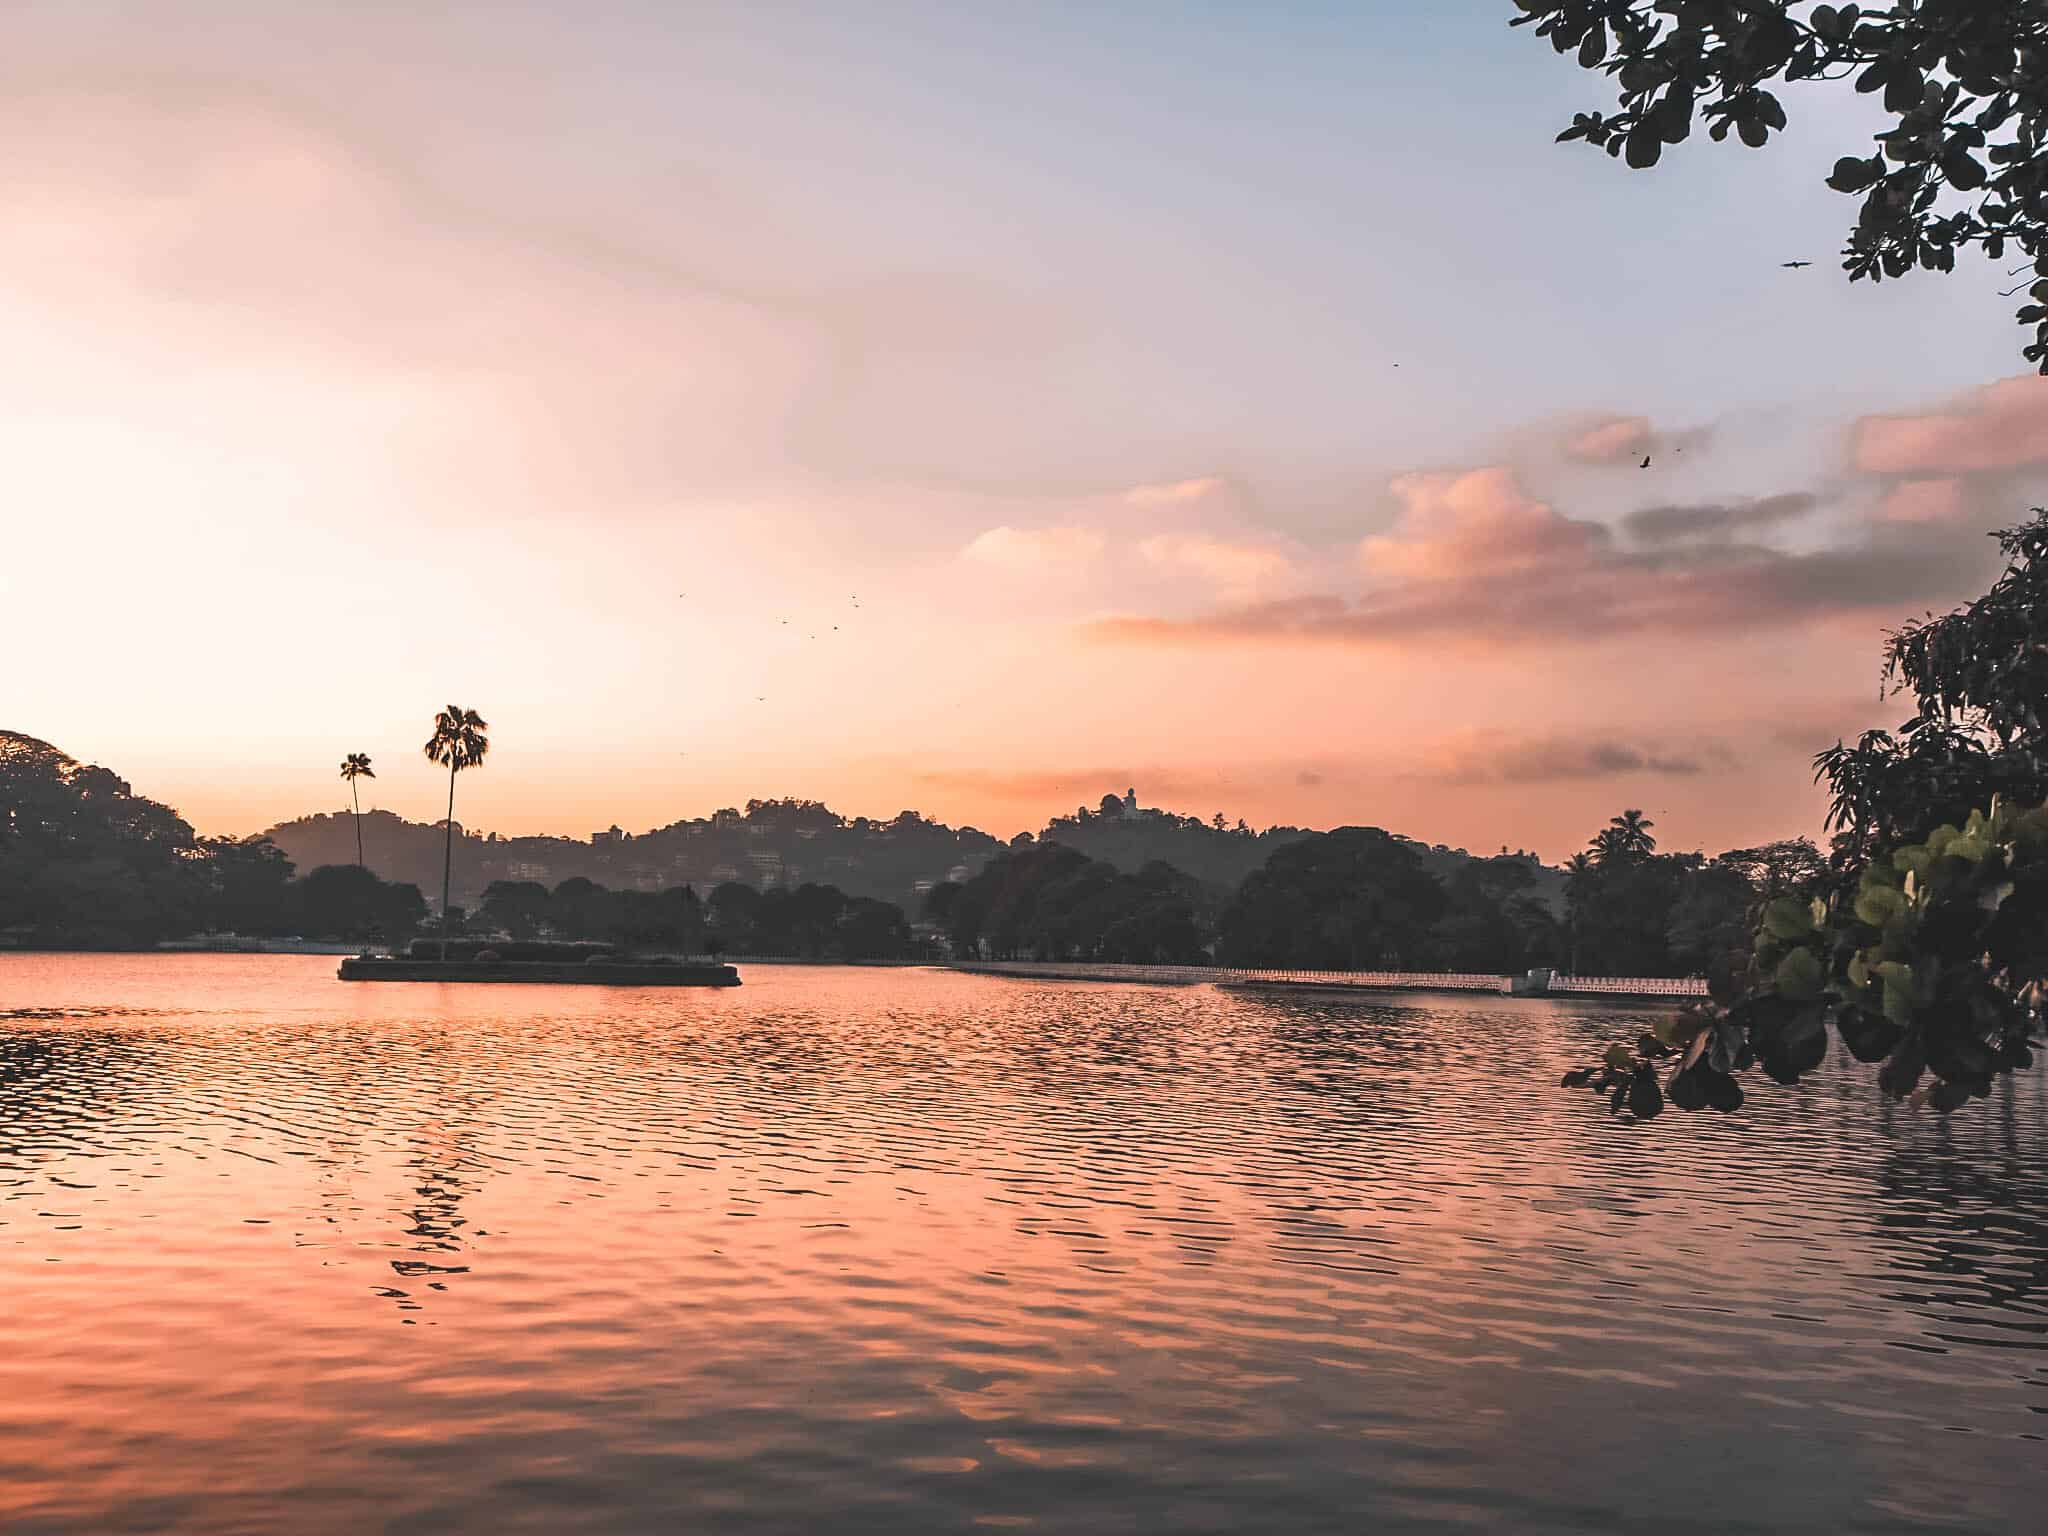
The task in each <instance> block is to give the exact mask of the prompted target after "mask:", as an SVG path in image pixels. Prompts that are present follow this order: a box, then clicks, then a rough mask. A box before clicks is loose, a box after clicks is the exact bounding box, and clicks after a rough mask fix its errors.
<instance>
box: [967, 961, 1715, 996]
mask: <svg viewBox="0 0 2048 1536" xmlns="http://www.w3.org/2000/svg"><path fill="white" fill-rule="evenodd" d="M951 969H953V970H956V971H972V972H975V973H976V974H979V975H990V976H1032V977H1037V978H1038V979H1040V980H1042V981H1135V982H1150V983H1153V984H1155V985H1163V986H1194V985H1199V984H1201V983H1203V982H1223V983H1227V984H1236V985H1244V984H1251V985H1265V986H1293V987H1341V988H1347V989H1351V990H1356V991H1362V992H1364V991H1429V992H1488V993H1494V994H1497V995H1506V994H1511V993H1513V992H1514V990H1515V984H1516V980H1517V978H1515V977H1511V976H1490V975H1483V974H1480V973H1477V972H1471V971H1305V970H1290V969H1287V968H1285V967H1280V966H1228V965H1122V964H1116V963H1113V962H1109V961H1099V960H956V961H953V962H952V963H951ZM1538 974H1539V976H1540V974H1541V973H1540V972H1539V973H1538ZM1524 988H1525V990H1526V991H1527V992H1529V993H1530V994H1531V995H1534V996H1538V997H1541V996H1544V995H1546V992H1547V994H1548V995H1550V996H1553V997H1560V996H1562V997H1573V996H1580V997H1584V996H1608V997H1705V996H1706V995H1707V984H1706V983H1705V982H1704V981H1701V980H1700V979H1699V978H1698V977H1693V976H1686V977H1672V976H1555V975H1554V976H1552V977H1551V978H1550V981H1549V986H1548V987H1547V988H1545V987H1543V986H1542V985H1540V984H1539V985H1535V986H1530V985H1529V984H1528V983H1527V982H1524Z"/></svg>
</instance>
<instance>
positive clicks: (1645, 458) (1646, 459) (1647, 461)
mask: <svg viewBox="0 0 2048 1536" xmlns="http://www.w3.org/2000/svg"><path fill="white" fill-rule="evenodd" d="M1649 467H1650V456H1649V455H1648V454H1647V453H1646V454H1644V455H1643V462H1642V463H1640V464H1638V465H1637V466H1636V468H1637V469H1648V468H1649Z"/></svg>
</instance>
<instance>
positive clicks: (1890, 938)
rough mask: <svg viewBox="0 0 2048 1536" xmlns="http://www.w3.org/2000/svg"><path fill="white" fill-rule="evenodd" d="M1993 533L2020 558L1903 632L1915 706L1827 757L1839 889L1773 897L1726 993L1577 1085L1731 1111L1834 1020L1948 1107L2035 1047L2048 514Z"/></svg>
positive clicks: (2041, 955) (1833, 876)
mask: <svg viewBox="0 0 2048 1536" xmlns="http://www.w3.org/2000/svg"><path fill="white" fill-rule="evenodd" d="M1997 538H1998V541H1999V546H2000V548H2001V549H2002V550H2003V551H2004V553H2005V556H2006V570H2005V573H2004V575H2002V576H2001V577H2000V578H1999V579H1998V581H1997V582H1996V583H1995V584H1994V585H1993V586H1992V587H1991V589H1990V590H1989V591H1988V592H1986V593H1985V594H1984V595H1983V596H1982V597H1980V598H1978V599H1977V600H1976V601H1975V602H1972V603H1970V604H1968V605H1967V606H1966V607H1963V608H1960V609H1958V610H1956V611H1955V612H1953V613H1950V614H1948V615H1946V616H1945V617H1942V618H1929V619H1926V620H1923V621H1920V622H1917V623H1913V624H1908V625H1906V626H1905V627H1904V628H1902V629H1900V630H1898V631H1896V632H1895V633H1894V634H1893V635H1892V636H1891V638H1890V641H1889V643H1888V644H1887V646H1886V658H1885V661H1886V677H1887V678H1888V679H1889V680H1890V681H1891V682H1892V683H1893V685H1894V686H1895V689H1896V691H1898V692H1902V693H1907V694H1910V695H1911V696H1912V698H1913V700H1914V703H1915V706H1916V708H1917V711H1918V712H1917V713H1916V714H1915V715H1914V717H1913V718H1912V719H1910V720H1908V721H1907V722H1906V723H1905V724H1904V725H1903V726H1902V727H1901V728H1900V731H1899V734H1898V735H1897V736H1894V735H1892V734H1891V733H1890V732H1886V731H1872V732H1869V733H1867V734H1866V735H1865V736H1864V737H1863V738H1862V739H1861V740H1860V741H1858V742H1857V743H1856V744H1855V745H1854V746H1848V745H1845V744H1841V743H1838V744H1837V745H1836V746H1834V747H1832V748H1830V749H1829V750H1828V751H1826V752H1823V753H1821V754H1820V756H1819V758H1818V759H1816V765H1817V768H1818V775H1817V776H1818V777H1820V778H1823V779H1825V780H1827V781H1828V783H1829V785H1830V786H1831V788H1832V790H1833V807H1832V810H1831V812H1830V825H1831V826H1832V827H1833V828H1834V829H1835V833H1836V836H1835V844H1834V854H1833V858H1832V859H1831V861H1830V867H1829V869H1828V871H1827V874H1826V877H1825V881H1824V889H1822V890H1821V891H1820V892H1819V893H1818V894H1815V895H1812V896H1811V897H1810V898H1808V897H1804V896H1802V895H1799V894H1781V895H1777V896H1775V897H1774V898H1772V899H1769V900H1767V901H1766V902H1765V903H1764V904H1763V905H1762V907H1761V909H1760V911H1759V913H1758V919H1759V921H1758V923H1757V926H1756V931H1755V936H1754V939H1753V941H1752V943H1751V944H1750V946H1749V947H1748V950H1747V952H1746V953H1744V954H1741V955H1739V956H1737V957H1735V959H1736V963H1735V964H1732V965H1730V966H1727V967H1725V968H1723V969H1721V970H1720V971H1719V972H1718V973H1714V980H1715V982H1716V989H1715V990H1716V1006H1713V1007H1708V1008H1702V1009H1699V1010H1697V1011H1694V1012H1692V1013H1689V1014H1687V1015H1683V1016H1679V1017H1674V1018H1671V1019H1667V1020H1665V1021H1663V1022H1662V1023H1660V1024H1659V1026H1658V1028H1657V1029H1656V1030H1655V1031H1654V1032H1652V1033H1651V1034H1647V1035H1644V1036H1642V1037H1641V1038H1640V1039H1638V1040H1637V1041H1636V1042H1635V1044H1634V1045H1633V1046H1631V1045H1625V1044H1616V1045H1614V1046H1611V1047H1609V1049H1608V1052H1607V1054H1606V1056H1605V1057H1604V1058H1603V1059H1602V1060H1601V1061H1600V1063H1599V1064H1598V1065H1596V1066H1592V1067H1586V1068H1581V1069H1579V1070H1577V1071H1575V1072H1571V1073H1568V1074H1566V1078H1565V1082H1566V1085H1567V1086H1578V1087H1589V1088H1594V1089H1597V1090H1599V1091H1601V1092H1604V1093H1606V1094H1607V1095H1608V1097H1609V1102H1610V1105H1611V1106H1612V1107H1613V1108H1614V1109H1615V1110H1617V1111H1620V1110H1624V1109H1625V1110H1628V1111H1630V1112H1632V1113H1633V1114H1634V1115H1635V1116H1636V1117H1637V1118H1639V1119H1640V1118H1648V1117H1649V1116H1651V1115H1654V1114H1656V1113H1657V1112H1658V1111H1660V1110H1661V1109H1662V1108H1663V1106H1664V1103H1665V1100H1666V1098H1667V1096H1668V1098H1669V1100H1670V1102H1672V1103H1674V1104H1677V1105H1679V1106H1680V1107H1681V1108H1684V1109H1697V1108H1702V1107H1711V1108H1715V1109H1734V1108H1736V1107H1738V1106H1739V1105H1740V1104H1741V1103H1742V1100H1743V1091H1742V1088H1741V1085H1740V1084H1739V1083H1738V1082H1737V1077H1738V1075H1739V1074H1740V1073H1742V1072H1743V1071H1744V1070H1745V1069H1746V1068H1748V1067H1750V1066H1760V1067H1762V1069H1763V1071H1764V1074H1765V1075H1766V1076H1768V1077H1769V1078H1771V1079H1772V1080H1773V1081H1775V1082H1779V1083H1793V1082H1797V1081H1798V1080H1799V1078H1800V1077H1801V1076H1802V1075H1803V1074H1805V1073H1807V1072H1810V1071H1812V1070H1813V1069H1814V1068H1815V1067H1817V1066H1819V1065H1820V1063H1821V1061H1822V1060H1823V1059H1824V1057H1825V1056H1826V1054H1827V1047H1828V1040H1829V1038H1830V1030H1831V1029H1832V1032H1833V1034H1834V1035H1836V1036H1838V1037H1839V1038H1840V1039H1841V1041H1842V1044H1843V1045H1844V1046H1845V1047H1846V1048H1847V1049H1848V1051H1849V1053H1850V1054H1851V1055H1852V1056H1854V1057H1855V1058H1856V1059H1857V1060H1858V1061H1864V1062H1881V1063H1882V1064H1883V1065H1882V1067H1881V1068H1880V1070H1879V1072H1878V1083H1879V1085H1880V1087H1882V1089H1883V1090H1884V1091H1885V1092H1886V1093H1887V1094H1889V1095H1891V1096H1892V1097H1894V1098H1905V1097H1908V1096H1911V1095H1918V1096H1919V1097H1920V1098H1922V1099H1923V1100H1924V1101H1925V1102H1927V1103H1931V1104H1932V1105H1933V1106H1934V1107H1935V1108H1937V1109H1941V1110H1949V1109H1954V1108H1956V1107H1957V1106H1959V1105H1961V1104H1963V1103H1965V1102H1967V1101H1968V1100H1969V1099H1972V1098H1982V1097H1984V1096H1986V1095H1988V1094H1989V1093H1990V1091H1991V1088H1992V1085H1993V1083H1994V1082H1996V1080H1997V1079H1998V1077H1999V1076H2000V1075H2001V1074H2003V1073H2007V1072H2011V1071H2013V1070H2015V1069H2016V1068H2020V1067H2025V1066H2028V1065H2030V1064H2031V1063H2032V1061H2033V1052H2034V1049H2035V1047H2036V1045H2037V1043H2038V1037H2039V1035H2040V1031H2041V1028H2042V1025H2043V1022H2044V1006H2043V1005H2044V989H2048V807H2044V806H2043V805H2042V803H2041V802H2042V800H2043V796H2044V792H2048V718H2044V717H2048V512H2041V511H2038V510H2037V511H2036V513H2035V515H2034V517H2033V519H2032V520H2031V521H2030V522H2028V523H2025V524H2023V525H2021V526H2019V527H2016V528H2009V529H2006V530H2005V531H2003V532H2001V533H2000V534H1998V535H1997ZM1667 1058H1675V1060H1676V1067H1675V1070H1673V1071H1671V1072H1670V1073H1669V1075H1668V1076H1664V1075H1662V1074H1663V1071H1664V1068H1665V1066H1666V1065H1667V1064H1668V1063H1667Z"/></svg>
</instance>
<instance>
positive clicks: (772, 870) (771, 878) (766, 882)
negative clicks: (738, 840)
mask: <svg viewBox="0 0 2048 1536" xmlns="http://www.w3.org/2000/svg"><path fill="white" fill-rule="evenodd" d="M747 862H748V863H749V864H751V865H753V866H754V883H755V884H757V885H759V886H760V887H761V888H762V889H763V890H766V889H767V888H768V887H769V886H771V885H773V884H774V883H775V882H776V881H777V880H778V879H780V878H781V876H782V855H781V854H779V853H777V852H776V851H775V850H774V849H772V848H769V849H764V850H763V851H762V852H760V853H750V854H748V855H747Z"/></svg>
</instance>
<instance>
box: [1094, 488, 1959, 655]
mask: <svg viewBox="0 0 2048 1536" xmlns="http://www.w3.org/2000/svg"><path fill="white" fill-rule="evenodd" d="M1393 489H1394V492H1395V494H1396V495H1397V496H1398V497H1399V499H1400V500H1401V502H1402V508H1403V509H1402V515H1401V517H1400V520H1399V521H1398V522H1397V524H1396V525H1395V527H1394V528H1393V530H1392V531H1391V532H1389V533H1386V534H1380V535H1375V536H1373V537H1370V538H1367V539H1365V540H1364V541H1362V542H1361V544H1360V546H1359V551H1358V559H1359V564H1360V566H1361V568H1362V570H1363V573H1364V575H1365V577H1366V588H1365V590H1364V591H1363V592H1362V593H1361V594H1360V595H1359V597H1358V598H1357V599H1356V600H1355V601H1354V600H1348V599H1346V598H1345V597H1342V596H1339V595H1336V594H1330V593H1320V594H1312V595H1306V596H1289V597H1282V598H1276V599H1272V600H1267V601H1260V602H1247V603H1241V604H1238V605H1236V606H1232V607H1225V608H1221V609H1218V610H1214V611H1211V612H1208V613H1203V614H1198V615H1196V616H1194V617H1191V618H1170V617H1147V616H1127V617H1122V618H1113V619H1108V620H1104V621H1100V622H1098V623H1097V624H1095V625H1093V626H1091V627H1090V629H1089V631H1088V633H1089V634H1091V635H1092V636H1093V637H1094V638H1096V639H1100V640H1108V641H1119V642H1140V643H1154V644H1178V643H1189V642H1209V643H1215V642H1236V641H1273V640H1282V641H1318V642H1329V643H1340V644H1350V645H1375V644H1388V643H1401V642H1408V641H1413V640H1416V639H1429V640H1433V641H1436V642H1438V643H1441V644H1445V645H1456V646H1461V647H1468V648H1478V649H1488V648H1494V647H1499V646H1505V645H1528V644H1532V643H1534V644H1545V645H1569V644H1581V643H1597V642H1599V641H1603V640H1608V639H1612V638H1615V637H1617V636H1625V635H1634V634H1642V633H1649V634H1655V635H1673V634H1706V633H1738V632H1740V631H1742V630H1745V629H1755V628H1764V627H1784V626H1789V625H1804V624H1810V623H1812V622H1814V621H1816V620H1824V619H1830V618H1836V617H1841V616H1845V615H1863V614H1871V613H1876V614H1887V613H1895V612H1897V611H1898V610H1899V609H1901V608H1903V607H1909V606H1913V605H1916V604H1920V603H1929V602H1938V601H1947V600H1951V599H1953V598H1954V597H1956V596H1959V595H1961V594H1962V593H1963V592H1965V591H1967V590H1968V588H1969V586H1970V585H1971V584H1972V583H1973V582H1974V581H1976V580H1979V579H1981V577H1982V575H1983V569H1984V566H1985V551H1984V550H1983V549H1980V548H1977V547H1975V545H1974V542H1971V543H1959V542H1958V541H1957V540H1956V539H1955V538H1954V537H1953V536H1952V534H1950V533H1949V532H1948V531H1947V530H1946V529H1945V528H1925V529H1923V528H1921V527H1919V526H1916V525H1913V524H1897V525H1890V524H1886V525H1879V526H1878V527H1877V528H1875V529H1874V530H1873V531H1872V532H1871V533H1869V534H1868V535H1867V536H1865V537H1862V538H1861V539H1859V540H1858V541H1857V542H1854V543H1850V544H1846V545H1842V546H1838V547H1832V548H1823V549H1818V550H1812V551H1808V552H1802V553H1796V554H1795V553H1788V552H1785V551H1782V550H1778V549H1774V548H1770V547H1768V546H1765V545H1761V544H1756V543H1737V542H1731V541H1725V540H1712V541H1682V542H1678V543H1671V544H1664V545H1660V546H1656V547H1651V548H1630V547H1626V546H1624V545H1622V544H1620V543H1619V542H1618V541H1617V540H1616V539H1615V538H1614V535H1613V533H1612V531H1611V530H1610V529H1609V528H1608V527H1607V525H1605V524H1603V523H1598V522H1592V521H1588V520H1584V519H1578V518H1571V517H1567V516H1565V515H1563V514H1562V513H1560V512H1558V511H1556V510H1555V509H1554V508H1552V507H1551V506H1549V505H1548V504H1547V503H1544V502H1540V501H1537V500H1535V499H1533V498H1532V497H1530V496H1528V495H1527V494H1526V493H1525V492H1524V491H1523V490H1522V489H1521V487H1520V485H1519V484H1518V482H1517V481H1516V479H1515V477H1514V475H1513V474H1512V473H1511V472H1509V471H1507V470H1504V469H1498V468H1488V469H1475V470H1470V471H1466V472H1464V473H1449V474H1428V475H1410V476H1405V477H1403V478H1402V479H1400V480H1398V481H1396V482H1395V483H1394V487H1393Z"/></svg>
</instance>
